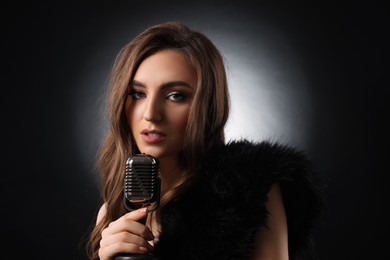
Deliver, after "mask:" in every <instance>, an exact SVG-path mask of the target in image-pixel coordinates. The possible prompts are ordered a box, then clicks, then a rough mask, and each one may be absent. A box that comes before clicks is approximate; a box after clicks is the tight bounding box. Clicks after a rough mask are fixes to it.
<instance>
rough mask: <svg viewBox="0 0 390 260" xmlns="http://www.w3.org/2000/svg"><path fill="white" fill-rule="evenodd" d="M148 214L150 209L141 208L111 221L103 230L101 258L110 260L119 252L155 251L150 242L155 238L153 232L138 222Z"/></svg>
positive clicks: (141, 252) (138, 252)
mask: <svg viewBox="0 0 390 260" xmlns="http://www.w3.org/2000/svg"><path fill="white" fill-rule="evenodd" d="M147 215H148V209H147V208H141V209H139V210H134V211H132V212H129V213H127V214H125V215H123V216H122V217H120V218H119V219H117V220H116V221H113V222H111V223H110V224H109V225H108V227H107V228H105V229H104V230H103V231H102V239H101V240H100V249H99V258H100V259H101V260H108V259H112V257H114V256H115V255H117V254H119V253H131V254H145V253H148V252H151V251H153V246H152V245H151V244H149V242H148V241H150V240H153V239H154V236H153V233H152V232H151V231H150V229H149V228H148V227H146V226H145V225H144V224H142V223H139V222H138V221H139V220H141V219H143V218H145V217H146V216H147Z"/></svg>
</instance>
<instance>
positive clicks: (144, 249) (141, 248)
mask: <svg viewBox="0 0 390 260" xmlns="http://www.w3.org/2000/svg"><path fill="white" fill-rule="evenodd" d="M139 251H141V252H142V253H147V252H148V249H147V248H146V247H143V246H140V247H139Z"/></svg>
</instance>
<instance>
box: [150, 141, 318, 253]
mask: <svg viewBox="0 0 390 260" xmlns="http://www.w3.org/2000/svg"><path fill="white" fill-rule="evenodd" d="M276 182H279V183H280V185H281V188H282V194H283V200H284V203H285V209H286V214H287V221H288V231H289V254H290V259H291V260H297V259H306V260H307V259H316V254H315V249H314V246H313V243H312V236H311V235H312V231H313V229H314V228H315V227H316V226H317V225H318V223H319V220H320V217H321V214H322V209H323V205H324V204H323V199H322V196H321V194H322V193H321V187H322V186H321V182H320V180H319V178H318V175H316V174H315V172H314V171H313V165H312V162H311V161H310V160H309V159H308V158H307V156H306V155H305V154H304V153H303V152H301V151H297V150H296V149H295V148H292V147H289V146H286V145H281V144H278V143H271V142H261V143H252V142H249V141H245V140H244V141H235V142H230V143H229V144H227V145H221V146H220V147H218V148H217V149H215V150H214V151H213V152H212V153H211V154H209V155H208V156H206V160H205V162H204V165H203V166H202V173H201V174H200V176H199V178H198V179H197V181H196V182H195V183H194V184H193V185H192V186H191V187H190V188H189V189H188V190H187V191H186V192H184V193H183V194H182V196H180V198H179V199H177V200H175V201H173V202H171V203H170V204H169V205H167V207H166V208H165V209H164V211H163V212H161V216H162V223H161V224H162V235H161V237H160V241H159V242H158V244H157V245H156V247H155V253H154V254H155V256H157V257H158V258H159V259H162V260H163V259H202V260H206V259H234V260H238V259H250V257H251V256H252V254H253V250H254V242H255V237H256V234H257V233H258V232H259V231H261V230H262V229H264V228H266V224H265V223H266V219H267V209H266V207H265V202H266V200H267V196H266V194H267V192H268V191H269V190H270V187H271V185H272V184H274V183H276Z"/></svg>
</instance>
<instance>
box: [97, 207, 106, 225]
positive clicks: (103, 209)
mask: <svg viewBox="0 0 390 260" xmlns="http://www.w3.org/2000/svg"><path fill="white" fill-rule="evenodd" d="M106 213H107V205H106V203H104V204H103V205H102V206H101V207H100V209H99V212H98V215H97V218H96V225H97V224H99V222H100V221H101V220H102V219H103V217H104V216H105V215H106Z"/></svg>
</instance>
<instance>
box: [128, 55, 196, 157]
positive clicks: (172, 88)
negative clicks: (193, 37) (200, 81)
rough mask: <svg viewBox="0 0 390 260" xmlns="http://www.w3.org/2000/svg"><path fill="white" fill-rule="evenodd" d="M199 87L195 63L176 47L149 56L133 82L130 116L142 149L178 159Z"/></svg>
mask: <svg viewBox="0 0 390 260" xmlns="http://www.w3.org/2000/svg"><path fill="white" fill-rule="evenodd" d="M195 88H196V72H195V70H194V67H193V66H192V64H191V63H190V62H189V61H188V60H187V59H186V58H185V57H184V56H183V55H182V54H180V53H178V52H176V51H174V50H162V51H159V52H157V53H155V54H153V55H151V56H149V57H148V58H146V59H145V60H144V61H143V62H142V63H141V64H140V66H139V68H138V70H137V71H136V73H135V76H134V79H133V82H131V83H130V93H131V94H130V95H129V98H128V100H127V101H128V104H127V111H126V113H127V120H128V123H129V126H130V129H131V132H132V134H133V137H134V140H135V142H136V144H137V147H138V149H139V150H140V152H141V153H145V154H150V155H152V156H154V157H156V158H159V159H162V158H167V157H173V158H174V159H177V156H178V155H179V153H180V151H181V150H182V148H183V142H184V136H185V130H186V126H187V121H188V115H189V112H190V107H191V103H192V100H193V97H194V94H195Z"/></svg>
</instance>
